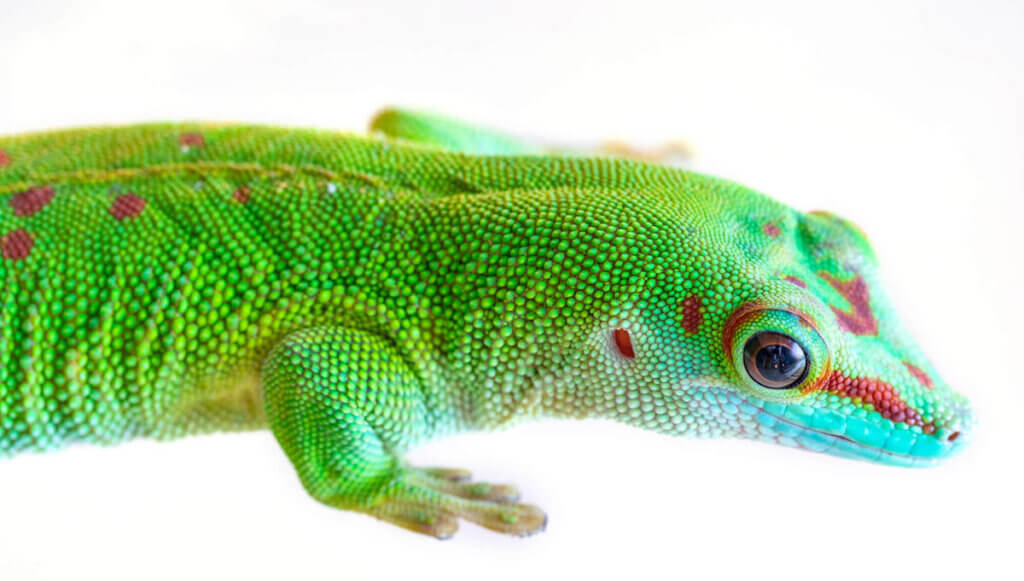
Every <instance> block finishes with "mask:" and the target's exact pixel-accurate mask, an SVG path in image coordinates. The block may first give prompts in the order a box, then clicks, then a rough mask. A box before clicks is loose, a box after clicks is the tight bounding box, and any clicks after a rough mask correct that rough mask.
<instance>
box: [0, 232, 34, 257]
mask: <svg viewBox="0 0 1024 581" xmlns="http://www.w3.org/2000/svg"><path fill="white" fill-rule="evenodd" d="M34 245H35V240H33V239H32V235H31V234H29V233H28V232H26V231H25V229H24V228H18V229H17V230H15V231H14V232H10V233H8V234H5V235H4V237H3V238H0V254H2V255H3V257H4V258H6V259H8V260H21V259H23V258H26V257H27V256H28V253H29V252H31V251H32V247H33V246H34Z"/></svg>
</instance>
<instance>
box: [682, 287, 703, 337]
mask: <svg viewBox="0 0 1024 581" xmlns="http://www.w3.org/2000/svg"><path fill="white" fill-rule="evenodd" d="M703 321H704V311H703V309H702V308H701V302H700V297H696V296H692V297H686V298H685V299H683V329H684V330H685V331H686V332H687V333H696V332H697V331H698V330H699V329H700V324H701V323H702V322H703Z"/></svg>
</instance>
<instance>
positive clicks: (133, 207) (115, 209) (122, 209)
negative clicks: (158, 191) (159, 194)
mask: <svg viewBox="0 0 1024 581" xmlns="http://www.w3.org/2000/svg"><path fill="white" fill-rule="evenodd" d="M145 207H146V200H144V199H142V198H140V197H138V196H136V195H135V194H121V195H120V196H118V197H117V198H115V199H114V204H113V205H112V206H110V215H111V216H113V217H114V218H116V219H118V220H124V219H126V218H134V217H135V216H138V215H139V214H141V213H142V210H143V209H144V208H145Z"/></svg>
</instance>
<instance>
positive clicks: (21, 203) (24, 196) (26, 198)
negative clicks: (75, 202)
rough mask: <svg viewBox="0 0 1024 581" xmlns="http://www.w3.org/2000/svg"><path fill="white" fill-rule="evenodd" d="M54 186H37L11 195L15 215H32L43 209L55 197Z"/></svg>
mask: <svg viewBox="0 0 1024 581" xmlns="http://www.w3.org/2000/svg"><path fill="white" fill-rule="evenodd" d="M53 195H54V189H53V186H36V187H33V188H29V189H27V190H25V191H24V192H18V193H17V194H14V195H13V196H11V199H10V204H11V208H13V209H14V215H15V216H31V215H32V214H35V213H36V212H38V211H39V210H42V209H43V207H44V206H46V204H49V203H50V200H52V199H53Z"/></svg>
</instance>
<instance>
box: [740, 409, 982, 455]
mask: <svg viewBox="0 0 1024 581" xmlns="http://www.w3.org/2000/svg"><path fill="white" fill-rule="evenodd" d="M740 399H741V401H743V403H745V404H747V405H750V406H751V407H754V408H756V409H757V413H756V414H755V415H754V419H755V421H756V422H757V423H758V425H759V427H760V428H762V430H760V431H759V433H758V434H759V437H760V438H762V439H770V440H774V441H776V442H778V443H781V444H785V445H788V446H793V447H798V448H803V449H807V450H812V451H815V452H827V453H830V454H835V455H838V456H844V457H848V458H855V459H864V460H872V461H875V462H881V463H884V464H890V465H894V466H906V467H924V466H932V465H934V464H936V463H938V462H939V461H940V460H941V459H943V458H946V457H948V456H951V455H952V454H954V453H956V452H958V451H960V450H961V449H962V448H963V447H964V445H965V444H966V442H967V440H969V438H967V437H964V436H963V435H962V434H964V433H965V432H966V430H961V431H960V432H959V433H958V437H956V438H955V439H954V441H946V440H945V439H944V438H936V437H932V436H929V435H927V434H914V435H915V438H914V440H913V441H911V442H909V443H908V444H907V446H906V448H907V449H908V450H909V452H908V453H899V452H894V451H892V450H887V449H885V448H882V447H880V446H873V445H871V444H868V443H865V442H858V441H857V440H855V439H853V438H851V437H849V436H847V435H845V434H837V433H834V432H829V431H825V430H822V429H818V428H815V427H812V426H808V425H805V424H803V423H801V422H800V421H798V420H796V419H795V418H793V417H787V416H784V415H782V414H779V413H772V412H770V411H768V410H766V409H765V408H764V407H762V406H760V405H758V403H756V402H753V401H750V400H749V399H746V398H740ZM783 409H785V408H783ZM765 430H767V431H765ZM901 431H904V432H907V433H908V434H913V432H910V430H901ZM895 432H896V429H890V430H889V437H892V436H893V434H894V433H895Z"/></svg>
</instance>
